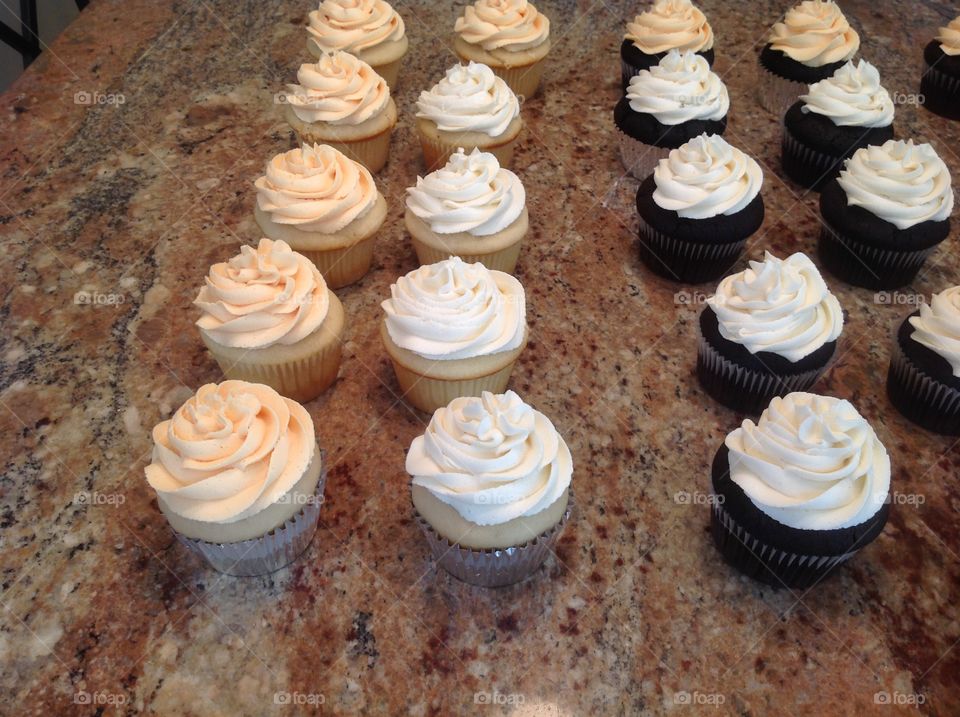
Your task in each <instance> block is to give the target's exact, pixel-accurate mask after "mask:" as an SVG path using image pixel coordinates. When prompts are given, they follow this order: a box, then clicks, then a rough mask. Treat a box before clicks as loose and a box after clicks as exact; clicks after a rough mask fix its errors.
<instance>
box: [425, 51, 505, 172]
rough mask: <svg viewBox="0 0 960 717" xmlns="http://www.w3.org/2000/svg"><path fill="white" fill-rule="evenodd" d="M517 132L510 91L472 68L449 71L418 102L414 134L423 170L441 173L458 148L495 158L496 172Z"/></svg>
mask: <svg viewBox="0 0 960 717" xmlns="http://www.w3.org/2000/svg"><path fill="white" fill-rule="evenodd" d="M522 127H523V120H522V119H521V118H520V103H519V102H518V101H517V96H516V95H515V94H514V93H513V90H511V89H510V88H509V87H508V86H507V83H506V82H504V81H503V80H502V79H501V78H499V77H497V76H496V75H495V74H493V70H491V69H490V68H489V67H487V66H486V65H481V64H478V63H476V62H471V63H470V64H469V65H454V66H453V67H451V68H450V69H449V70H447V74H446V75H445V76H444V78H443V79H442V80H440V82H438V83H437V84H435V85H434V86H433V87H432V88H431V89H429V90H424V91H423V92H421V93H420V98H419V99H418V100H417V132H418V133H419V134H420V144H421V146H422V147H423V159H424V162H425V163H426V165H427V169H435V168H436V167H442V166H443V165H444V164H446V162H447V160H448V159H449V158H450V155H451V154H453V153H454V152H455V151H456V150H457V148H459V147H463V148H464V149H465V150H467V151H470V150H473V149H474V148H479V149H480V150H481V151H484V152H490V153H492V154H495V155H496V157H497V160H498V161H499V162H500V166H501V167H507V166H509V165H510V162H511V161H512V160H513V148H514V145H516V143H517V138H518V137H519V136H520V130H521V129H522Z"/></svg>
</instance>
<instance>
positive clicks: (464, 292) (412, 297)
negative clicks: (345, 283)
mask: <svg viewBox="0 0 960 717" xmlns="http://www.w3.org/2000/svg"><path fill="white" fill-rule="evenodd" d="M381 306H382V307H383V310H384V311H385V312H386V314H387V317H386V323H387V333H389V334H390V338H391V339H392V340H393V342H394V343H395V344H397V346H399V347H401V348H404V349H407V350H408V351H413V352H414V353H415V354H418V355H420V356H422V357H424V358H427V359H435V360H438V361H443V360H453V359H462V358H475V357H477V356H487V355H489V354H495V353H500V352H502V351H512V350H513V349H516V348H519V347H520V346H522V345H523V340H524V336H525V334H526V330H527V321H526V317H527V307H526V298H525V295H524V292H523V287H522V286H521V285H520V282H519V281H517V280H516V279H514V278H513V277H512V276H510V274H506V273H504V272H502V271H491V270H490V269H488V268H487V267H485V266H484V265H483V264H481V263H480V262H477V263H476V264H467V263H464V261H463V260H462V259H461V258H460V257H458V256H453V257H450V258H449V259H444V260H443V261H439V262H437V263H436V264H428V265H426V266H421V267H420V268H419V269H415V270H413V271H411V272H410V273H409V274H407V275H406V276H401V277H400V278H399V279H397V283H396V284H392V285H391V286H390V298H389V299H387V300H386V301H384V302H383V303H382V304H381Z"/></svg>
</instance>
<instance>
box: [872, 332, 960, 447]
mask: <svg viewBox="0 0 960 717" xmlns="http://www.w3.org/2000/svg"><path fill="white" fill-rule="evenodd" d="M890 380H891V381H894V382H895V383H896V387H897V388H896V390H897V391H898V392H899V393H901V394H902V395H903V397H904V400H906V401H908V403H909V408H912V409H913V410H912V411H911V412H910V413H911V414H912V415H907V418H909V419H910V420H911V421H914V422H915V423H918V424H919V425H921V426H923V427H924V428H928V429H929V430H933V431H937V432H939V433H948V434H953V435H955V434H956V426H957V424H958V423H960V391H957V390H956V389H954V388H952V387H950V386H948V385H947V384H945V383H941V382H940V381H937V380H936V379H934V378H931V377H930V376H928V375H927V374H925V373H923V371H921V370H920V369H919V368H917V367H916V366H915V365H914V364H913V362H911V361H910V359H909V358H907V355H906V354H905V353H904V352H903V347H902V346H900V342H899V341H898V340H897V339H896V337H894V339H893V351H892V352H891V356H890ZM888 383H889V382H888ZM894 405H895V406H896V407H897V408H898V409H900V406H897V402H896V401H895V402H894Z"/></svg>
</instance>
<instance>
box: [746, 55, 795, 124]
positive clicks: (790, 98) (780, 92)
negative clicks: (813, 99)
mask: <svg viewBox="0 0 960 717" xmlns="http://www.w3.org/2000/svg"><path fill="white" fill-rule="evenodd" d="M806 91H807V85H805V84H804V83H802V82H796V81H794V80H788V79H786V78H784V77H780V76H779V75H775V74H773V73H772V72H770V70H768V69H767V68H766V67H764V66H763V65H762V64H759V63H758V64H757V100H758V101H759V102H760V106H761V107H763V109H765V110H766V111H767V112H770V113H771V114H774V115H776V116H777V117H779V118H780V119H783V116H784V115H785V114H786V113H787V110H788V109H790V105H792V104H793V103H794V102H796V101H797V100H798V99H800V95H802V94H805V93H806Z"/></svg>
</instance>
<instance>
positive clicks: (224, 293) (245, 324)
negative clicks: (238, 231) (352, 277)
mask: <svg viewBox="0 0 960 717" xmlns="http://www.w3.org/2000/svg"><path fill="white" fill-rule="evenodd" d="M193 303H194V304H195V305H197V306H198V307H200V309H201V310H202V311H203V315H202V316H201V317H200V319H199V321H197V326H199V327H200V330H201V331H203V332H204V333H205V334H207V336H209V337H210V338H211V339H213V340H214V341H215V342H217V343H218V344H220V345H221V346H230V347H233V348H245V349H257V348H265V347H267V346H273V345H274V344H281V345H290V344H295V343H297V342H298V341H300V340H302V339H304V338H306V337H307V336H309V335H310V334H312V333H313V332H314V331H316V330H317V329H318V328H319V327H320V324H322V323H323V320H324V319H325V318H326V317H327V311H328V309H329V306H330V297H329V295H328V293H327V283H326V282H325V281H324V280H323V277H322V276H321V275H320V272H319V271H318V270H317V267H315V266H314V265H313V264H312V263H311V262H310V260H309V259H307V257H305V256H303V255H302V254H297V253H296V252H294V251H293V250H292V249H291V248H290V247H289V246H288V245H287V243H286V242H284V241H276V242H275V241H271V240H270V239H261V240H260V243H259V244H258V245H257V248H256V249H254V248H253V247H250V246H245V247H242V248H241V249H240V254H238V255H237V256H235V257H233V258H232V259H230V261H228V262H226V263H221V264H214V265H213V266H211V267H210V273H209V274H208V275H207V278H206V285H205V286H204V287H203V288H202V289H200V293H199V294H198V295H197V298H196V300H195V301H194V302H193Z"/></svg>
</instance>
